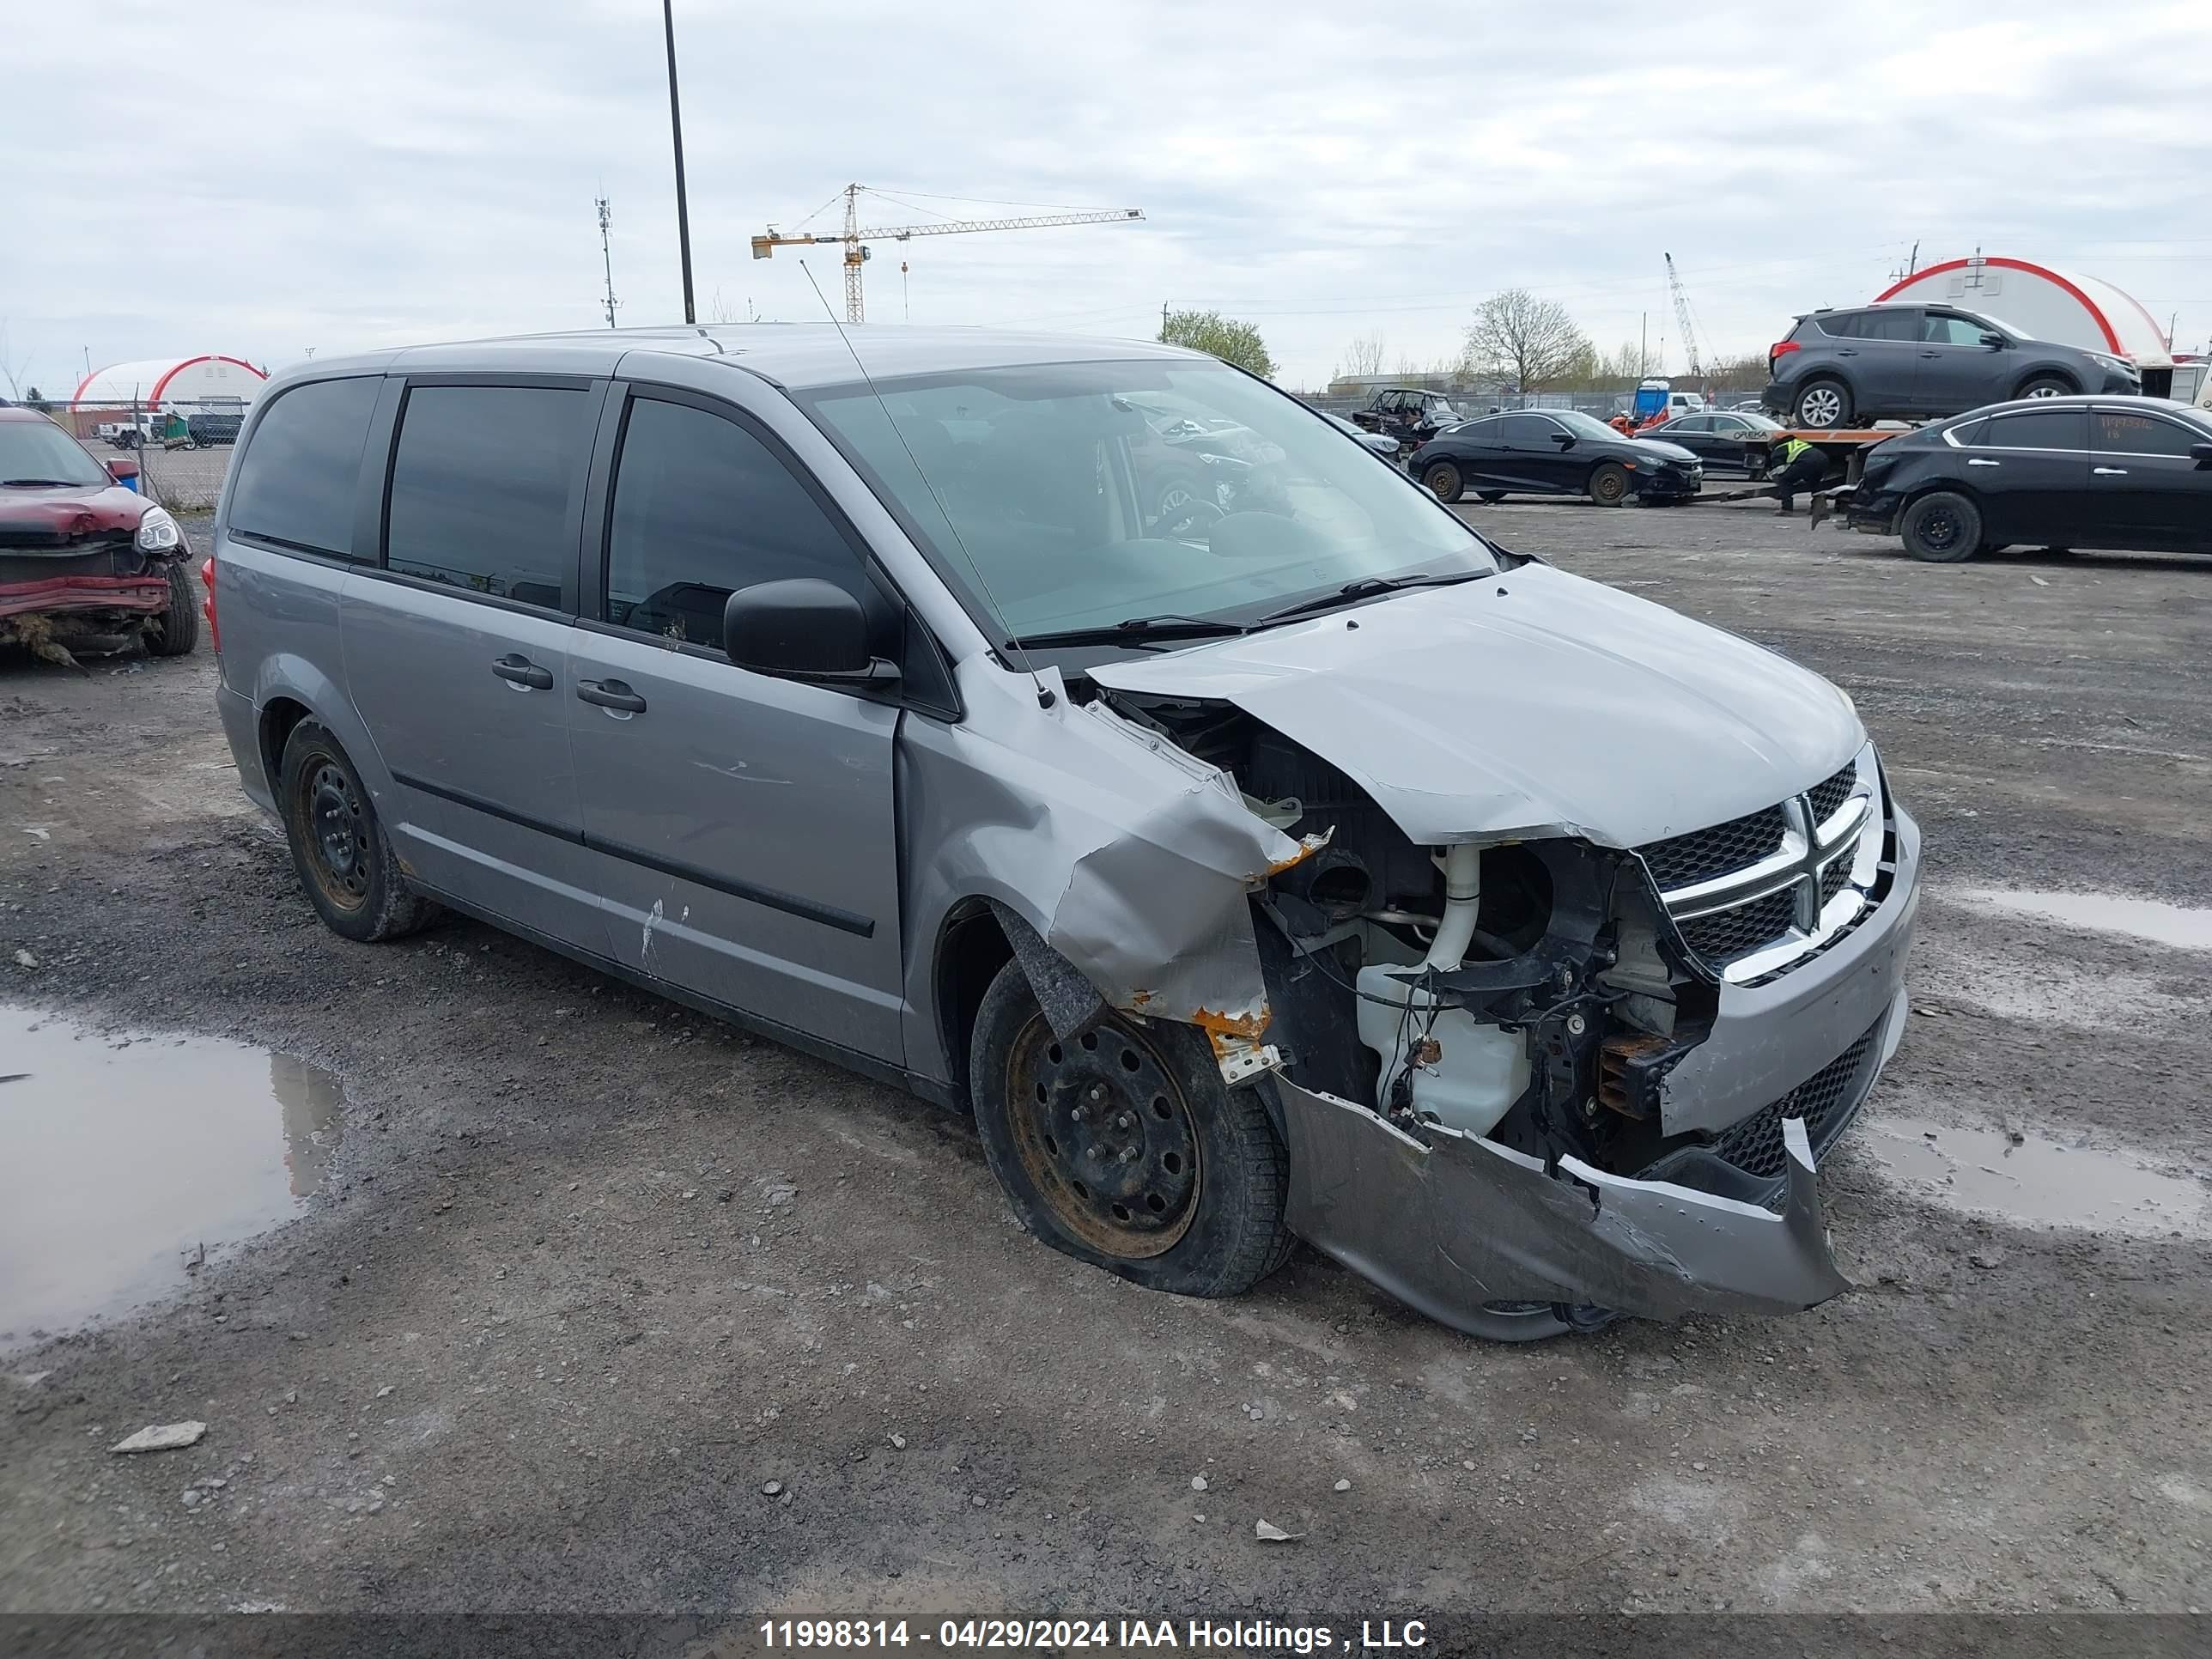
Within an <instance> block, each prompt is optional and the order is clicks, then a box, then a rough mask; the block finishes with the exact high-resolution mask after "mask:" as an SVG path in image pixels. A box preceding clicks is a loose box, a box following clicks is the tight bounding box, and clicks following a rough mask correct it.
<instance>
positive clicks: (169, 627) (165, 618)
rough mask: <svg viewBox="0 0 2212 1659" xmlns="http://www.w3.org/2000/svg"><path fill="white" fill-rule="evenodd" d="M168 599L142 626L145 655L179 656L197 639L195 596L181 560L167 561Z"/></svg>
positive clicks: (197, 624) (195, 642) (191, 580)
mask: <svg viewBox="0 0 2212 1659" xmlns="http://www.w3.org/2000/svg"><path fill="white" fill-rule="evenodd" d="M168 574H169V602H168V604H167V605H165V606H163V607H162V610H161V615H160V616H158V617H154V618H153V619H152V620H151V621H150V622H149V623H148V625H147V629H146V635H145V639H146V654H147V655H148V656H149V657H182V656H186V655H189V654H190V653H191V648H192V647H194V646H196V645H197V644H198V643H199V642H200V607H199V603H198V600H199V595H198V594H197V593H196V592H193V591H192V590H193V588H194V586H196V583H195V582H194V580H193V579H192V574H191V566H190V565H189V564H188V563H187V562H186V561H185V560H183V559H173V560H171V561H170V562H169V573H168Z"/></svg>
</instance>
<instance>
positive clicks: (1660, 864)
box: [1639, 806, 1783, 889]
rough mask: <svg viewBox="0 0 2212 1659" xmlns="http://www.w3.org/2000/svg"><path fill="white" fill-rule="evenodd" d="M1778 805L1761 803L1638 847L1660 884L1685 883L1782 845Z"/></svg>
mask: <svg viewBox="0 0 2212 1659" xmlns="http://www.w3.org/2000/svg"><path fill="white" fill-rule="evenodd" d="M1782 826H1783V818H1782V809H1781V808H1780V807H1779V806H1767V807H1762V808H1761V809H1760V810H1759V811H1756V812H1747V813H1746V814H1745V815H1744V816H1743V817H1740V818H1731V819H1729V821H1728V822H1727V823H1717V824H1715V825H1714V826H1713V827H1712V828H1711V829H1692V831H1690V833H1689V834H1687V835H1686V836H1669V837H1668V839H1667V840H1665V841H1656V842H1652V843H1651V845H1650V846H1649V847H1645V848H1640V849H1639V850H1640V851H1641V852H1642V853H1643V854H1644V862H1645V863H1646V864H1648V865H1650V866H1651V874H1652V877H1653V878H1654V879H1655V880H1656V881H1657V882H1658V884H1659V885H1660V886H1661V888H1662V889H1665V888H1668V887H1687V886H1688V885H1690V884H1691V883H1692V882H1699V881H1709V880H1711V878H1713V877H1715V876H1724V875H1726V874H1728V873H1729V872H1730V871H1731V870H1741V869H1742V868H1743V866H1745V865H1747V864H1756V863H1758V862H1759V860H1761V859H1763V858H1765V856H1766V855H1767V854H1769V853H1771V852H1772V851H1774V849H1775V848H1778V847H1779V846H1781V845H1782Z"/></svg>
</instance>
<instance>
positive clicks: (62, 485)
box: [0, 478, 84, 489]
mask: <svg viewBox="0 0 2212 1659" xmlns="http://www.w3.org/2000/svg"><path fill="white" fill-rule="evenodd" d="M83 483H84V480H83V479H82V478H0V489H36V488H38V487H39V486H40V485H42V484H52V486H53V487H54V488H55V489H80V488H82V486H83Z"/></svg>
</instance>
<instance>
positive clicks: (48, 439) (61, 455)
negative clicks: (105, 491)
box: [0, 420, 109, 484]
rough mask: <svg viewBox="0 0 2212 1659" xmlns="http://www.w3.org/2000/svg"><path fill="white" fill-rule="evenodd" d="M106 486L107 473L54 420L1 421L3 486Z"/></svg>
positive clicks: (0, 453) (0, 473) (1, 476)
mask: <svg viewBox="0 0 2212 1659" xmlns="http://www.w3.org/2000/svg"><path fill="white" fill-rule="evenodd" d="M19 479H20V480H24V481H30V480H33V479H35V480H37V481H38V482H40V483H66V484H104V483H108V482H109V479H108V477H107V473H106V470H105V469H104V468H102V467H101V466H100V463H99V462H97V461H95V460H94V459H92V457H91V456H90V455H89V454H88V453H85V448H84V446H83V445H82V444H80V443H79V442H77V441H76V439H74V438H72V437H70V435H69V434H68V433H66V432H64V431H63V430H62V429H61V428H59V427H58V426H56V425H55V424H54V423H53V422H52V421H46V420H38V421H0V483H13V482H15V481H16V480H19Z"/></svg>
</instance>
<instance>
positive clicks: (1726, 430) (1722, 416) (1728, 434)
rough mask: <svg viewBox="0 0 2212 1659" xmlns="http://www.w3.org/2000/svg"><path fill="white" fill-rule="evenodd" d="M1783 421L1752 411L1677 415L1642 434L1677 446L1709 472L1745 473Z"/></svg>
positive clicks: (1780, 427)
mask: <svg viewBox="0 0 2212 1659" xmlns="http://www.w3.org/2000/svg"><path fill="white" fill-rule="evenodd" d="M1781 430H1782V422H1779V421H1778V420H1774V419H1772V418H1771V416H1765V415H1761V414H1759V413H1757V412H1755V411H1753V412H1751V413H1744V412H1742V411H1739V410H1727V411H1714V412H1709V413H1706V414H1702V415H1680V416H1675V418H1674V419H1673V420H1671V421H1666V422H1662V423H1661V424H1659V425H1657V426H1653V427H1646V428H1644V432H1643V434H1642V435H1643V436H1644V437H1646V438H1656V439H1657V440H1659V441H1660V442H1662V443H1669V444H1678V445H1680V447H1682V448H1684V449H1686V450H1688V451H1689V452H1690V453H1692V455H1695V456H1696V457H1697V458H1698V459H1699V460H1700V461H1702V462H1704V463H1705V471H1708V472H1731V473H1748V472H1749V471H1751V457H1752V456H1753V454H1754V453H1757V454H1760V455H1761V456H1762V458H1763V455H1764V452H1763V450H1761V449H1760V448H1759V445H1760V443H1761V441H1763V440H1764V439H1765V437H1766V436H1767V435H1768V434H1770V433H1775V432H1779V431H1781Z"/></svg>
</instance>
